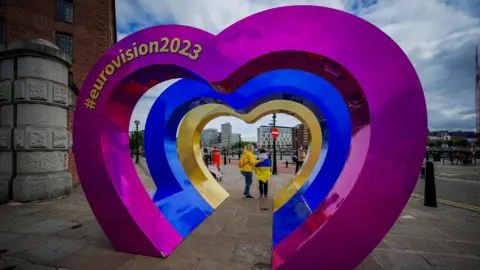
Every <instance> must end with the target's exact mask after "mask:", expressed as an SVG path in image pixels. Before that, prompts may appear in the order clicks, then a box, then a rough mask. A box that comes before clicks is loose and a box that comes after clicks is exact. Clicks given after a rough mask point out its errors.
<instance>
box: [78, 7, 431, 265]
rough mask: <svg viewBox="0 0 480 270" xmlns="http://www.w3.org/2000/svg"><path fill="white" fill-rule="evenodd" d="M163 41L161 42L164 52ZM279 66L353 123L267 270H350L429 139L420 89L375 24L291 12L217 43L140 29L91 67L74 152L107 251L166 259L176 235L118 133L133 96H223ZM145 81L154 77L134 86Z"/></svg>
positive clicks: (173, 28) (250, 23)
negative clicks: (182, 83) (337, 102)
mask: <svg viewBox="0 0 480 270" xmlns="http://www.w3.org/2000/svg"><path fill="white" fill-rule="evenodd" d="M162 40H163V41H166V40H168V42H169V46H167V47H165V48H166V49H165V50H162V44H163V43H162ZM154 41H157V42H159V44H160V46H159V47H160V48H155V46H154V45H153V47H152V45H151V44H153V43H152V42H154ZM177 43H178V44H179V45H178V46H177ZM187 47H188V48H187ZM311 56H314V57H311ZM279 69H298V70H304V71H307V72H310V73H313V74H315V75H317V76H321V77H323V78H324V79H325V80H327V81H329V82H330V83H331V84H332V85H333V86H334V87H335V88H336V89H337V90H338V91H339V92H340V93H341V95H342V96H343V98H344V99H345V101H346V103H347V104H348V105H349V107H350V108H351V118H352V127H353V126H354V125H355V128H352V137H351V148H350V153H349V156H348V159H347V161H346V163H345V165H344V167H343V170H342V172H341V174H340V176H339V178H338V179H337V181H336V183H335V185H334V186H333V188H332V189H331V190H330V192H329V193H328V195H327V197H326V198H325V200H323V202H322V203H321V204H320V206H319V207H318V208H316V209H311V212H312V214H311V215H310V216H308V217H307V218H306V219H305V221H304V222H303V223H302V224H301V225H300V226H299V227H298V228H297V229H296V230H295V231H293V232H292V233H291V234H290V235H288V236H287V237H286V238H285V239H284V240H283V241H282V242H281V243H279V244H278V245H277V246H276V247H275V249H274V250H273V268H274V269H354V268H355V267H356V266H357V265H358V264H359V263H361V262H362V260H363V259H364V258H366V257H367V256H368V254H369V253H370V252H371V251H372V250H373V249H374V248H375V247H376V246H377V245H378V243H379V242H380V241H381V240H382V239H383V237H384V236H385V235H386V233H387V232H388V231H389V229H390V228H391V227H392V225H393V224H394V223H395V221H396V220H397V218H398V216H399V215H400V213H401V211H402V210H403V208H404V207H405V205H406V203H407V202H408V199H409V198H410V195H411V193H412V192H413V189H414V187H415V184H416V182H417V180H418V176H419V174H420V169H421V166H422V162H423V156H424V152H425V148H426V142H427V112H426V104H425V98H424V94H423V90H422V86H421V84H420V81H419V78H418V76H417V74H416V72H415V69H414V68H413V66H412V64H411V63H410V61H409V59H408V57H407V56H406V55H405V54H404V53H403V51H402V50H401V49H400V47H398V45H397V44H395V42H394V41H393V40H392V39H391V38H389V37H388V36H387V35H386V34H385V33H383V32H382V31H381V30H379V29H378V28H376V27H375V26H373V25H371V24H370V23H368V22H366V21H364V20H362V19H359V18H357V17H355V16H353V15H350V14H348V13H345V12H341V11H337V10H333V9H328V8H323V7H314V6H289V7H281V8H275V9H271V10H267V11H264V12H260V13H257V14H254V15H252V16H250V17H247V18H245V19H243V20H241V21H239V22H237V23H235V24H233V25H232V26H230V27H228V28H227V29H225V30H224V31H222V32H221V33H220V34H218V35H216V36H215V35H212V34H210V33H207V32H205V31H202V30H199V29H196V28H192V27H186V26H180V25H167V26H157V27H151V28H148V29H144V30H141V31H139V32H136V33H134V34H132V35H130V36H128V37H126V38H124V39H122V40H121V41H120V42H118V43H117V44H115V45H114V46H113V47H112V48H111V49H109V50H108V51H107V52H106V53H105V54H104V55H103V56H102V57H101V58H100V59H99V60H98V62H97V63H96V64H95V66H94V67H93V68H92V70H91V72H90V73H89V75H88V77H87V79H86V80H85V83H84V84H83V87H82V90H81V94H80V96H79V98H78V104H77V107H76V112H75V121H74V135H73V136H74V137H73V138H74V152H75V159H76V163H77V168H78V172H79V175H80V179H81V182H82V185H83V189H84V192H85V195H86V197H87V200H88V202H89V204H90V206H91V208H92V211H93V212H94V214H95V216H96V218H97V220H98V222H99V223H100V225H101V227H102V229H103V230H104V232H105V234H106V235H107V237H108V238H109V239H110V241H111V242H112V244H113V246H114V247H115V248H116V249H117V250H119V251H122V252H128V253H135V254H142V255H147V256H161V257H165V256H168V255H169V254H170V253H171V252H172V250H173V249H174V248H175V247H176V246H178V244H179V243H180V242H181V241H182V240H183V238H182V236H181V235H179V233H178V232H177V231H175V229H174V228H173V227H172V225H171V224H170V222H169V221H168V220H167V219H166V218H165V216H164V215H163V214H162V213H161V212H160V211H159V210H158V208H157V207H156V206H155V204H154V203H153V202H152V200H151V198H150V196H149V194H148V193H147V191H146V190H145V188H144V187H143V185H142V183H141V182H140V180H139V177H138V175H137V173H136V170H135V167H134V165H133V163H132V160H131V157H130V153H129V145H128V127H129V122H130V117H131V114H132V111H133V108H134V106H135V104H136V102H137V101H138V99H139V98H140V97H141V96H142V95H143V94H144V93H145V92H146V91H147V90H148V89H149V88H151V87H152V86H154V85H155V84H157V83H160V82H162V81H165V80H168V79H171V78H194V79H195V78H201V79H202V80H205V81H207V82H209V83H210V84H211V85H212V86H213V87H214V88H215V89H217V90H218V91H219V92H232V91H235V90H236V89H237V88H238V87H240V86H241V85H242V84H243V83H244V82H246V81H247V80H248V79H249V78H252V77H255V76H257V75H259V74H262V73H265V72H268V71H272V70H279ZM146 74H153V75H150V76H152V78H151V79H150V80H148V81H145V82H143V83H139V80H138V79H135V78H138V77H144V76H145V75H146ZM355 89H356V90H358V91H356V90H355ZM354 90H355V91H354ZM192 91H195V89H192ZM359 93H363V96H356V95H358V94H359ZM354 100H356V101H357V102H360V103H361V104H360V105H364V106H359V107H357V105H358V104H355V103H352V101H354ZM365 119H367V120H365ZM362 121H364V122H362ZM158 188H161V187H158Z"/></svg>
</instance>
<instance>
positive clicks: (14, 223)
mask: <svg viewBox="0 0 480 270" xmlns="http://www.w3.org/2000/svg"><path fill="white" fill-rule="evenodd" d="M43 220H45V218H44V217H30V216H22V215H17V216H13V217H12V216H10V217H4V218H2V222H1V223H0V231H2V232H13V231H14V230H16V229H18V228H21V227H24V226H27V225H30V224H36V223H39V222H41V221H43Z"/></svg>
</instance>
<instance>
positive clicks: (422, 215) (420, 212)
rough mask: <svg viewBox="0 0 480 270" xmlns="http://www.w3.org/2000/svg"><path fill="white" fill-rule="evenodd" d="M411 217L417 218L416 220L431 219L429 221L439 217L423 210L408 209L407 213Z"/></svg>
mask: <svg viewBox="0 0 480 270" xmlns="http://www.w3.org/2000/svg"><path fill="white" fill-rule="evenodd" d="M406 212H407V213H408V214H409V215H411V216H413V217H415V218H421V219H423V218H429V219H436V218H437V216H435V215H433V214H431V213H428V212H426V211H423V210H420V209H412V208H410V209H408V210H407V211H406Z"/></svg>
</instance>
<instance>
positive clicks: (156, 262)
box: [119, 254, 199, 270]
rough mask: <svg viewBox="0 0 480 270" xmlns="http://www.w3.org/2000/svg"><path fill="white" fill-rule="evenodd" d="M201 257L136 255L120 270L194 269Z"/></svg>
mask: <svg viewBox="0 0 480 270" xmlns="http://www.w3.org/2000/svg"><path fill="white" fill-rule="evenodd" d="M198 261H199V259H195V258H187V257H182V256H179V255H175V254H173V255H170V256H169V257H168V258H166V259H160V258H152V257H145V256H139V255H137V256H135V257H134V258H133V259H132V260H130V261H128V262H127V263H126V264H125V265H123V266H122V267H120V268H119V270H149V269H152V270H153V269H158V270H192V269H194V267H195V265H197V264H198Z"/></svg>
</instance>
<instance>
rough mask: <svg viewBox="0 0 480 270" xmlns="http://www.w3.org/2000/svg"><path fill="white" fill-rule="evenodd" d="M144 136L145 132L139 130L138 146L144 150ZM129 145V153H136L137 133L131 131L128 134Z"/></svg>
mask: <svg viewBox="0 0 480 270" xmlns="http://www.w3.org/2000/svg"><path fill="white" fill-rule="evenodd" d="M144 135H145V131H144V130H141V131H138V136H139V137H138V143H139V146H140V149H145V147H144ZM129 143H130V151H134V152H135V151H136V149H137V131H132V132H130V138H129Z"/></svg>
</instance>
